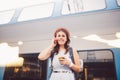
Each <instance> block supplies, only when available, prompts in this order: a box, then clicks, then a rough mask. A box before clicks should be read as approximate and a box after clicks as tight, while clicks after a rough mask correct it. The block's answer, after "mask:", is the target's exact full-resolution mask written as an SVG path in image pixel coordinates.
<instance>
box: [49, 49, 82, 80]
mask: <svg viewBox="0 0 120 80" xmlns="http://www.w3.org/2000/svg"><path fill="white" fill-rule="evenodd" d="M68 51H69V53H70V57H71V60H72V62H73V63H75V62H74V57H73V49H72V48H71V47H70V48H69V50H68ZM51 54H52V55H51V73H52V70H53V66H52V60H53V57H54V54H53V53H52V52H51ZM72 71H73V70H72ZM73 72H74V75H75V80H79V78H80V72H75V71H73ZM51 73H50V75H51Z"/></svg>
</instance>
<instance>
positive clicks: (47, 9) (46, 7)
mask: <svg viewBox="0 0 120 80" xmlns="http://www.w3.org/2000/svg"><path fill="white" fill-rule="evenodd" d="M53 8H54V3H49V4H43V5H37V6H31V7H26V8H24V9H23V10H22V12H21V14H20V17H19V18H18V21H26V20H32V19H37V18H45V17H49V16H51V15H52V12H53Z"/></svg>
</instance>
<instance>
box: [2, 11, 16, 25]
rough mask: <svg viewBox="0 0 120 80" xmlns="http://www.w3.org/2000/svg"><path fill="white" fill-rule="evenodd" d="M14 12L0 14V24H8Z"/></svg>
mask: <svg viewBox="0 0 120 80" xmlns="http://www.w3.org/2000/svg"><path fill="white" fill-rule="evenodd" d="M14 12H15V10H12V11H6V12H0V24H5V23H8V22H9V21H10V20H11V18H12V17H13V14H14Z"/></svg>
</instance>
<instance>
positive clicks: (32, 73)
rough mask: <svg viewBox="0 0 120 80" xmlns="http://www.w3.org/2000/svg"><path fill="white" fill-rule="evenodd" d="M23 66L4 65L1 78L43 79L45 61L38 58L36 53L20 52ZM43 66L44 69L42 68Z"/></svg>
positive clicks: (7, 79)
mask: <svg viewBox="0 0 120 80" xmlns="http://www.w3.org/2000/svg"><path fill="white" fill-rule="evenodd" d="M20 57H23V58H24V63H23V66H19V67H6V68H5V73H4V78H3V80H45V79H46V78H45V76H43V75H45V74H46V73H45V72H46V71H44V72H43V70H46V65H45V64H46V63H43V62H41V61H39V60H38V58H37V57H38V53H37V54H36V53H33V54H32V53H31V54H21V55H20ZM43 68H44V69H43Z"/></svg>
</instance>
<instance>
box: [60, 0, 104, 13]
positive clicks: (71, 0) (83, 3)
mask: <svg viewBox="0 0 120 80" xmlns="http://www.w3.org/2000/svg"><path fill="white" fill-rule="evenodd" d="M93 4H94V5H93ZM104 8H105V0H92V1H91V0H64V3H63V8H62V14H72V13H78V12H85V11H92V10H99V9H104Z"/></svg>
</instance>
